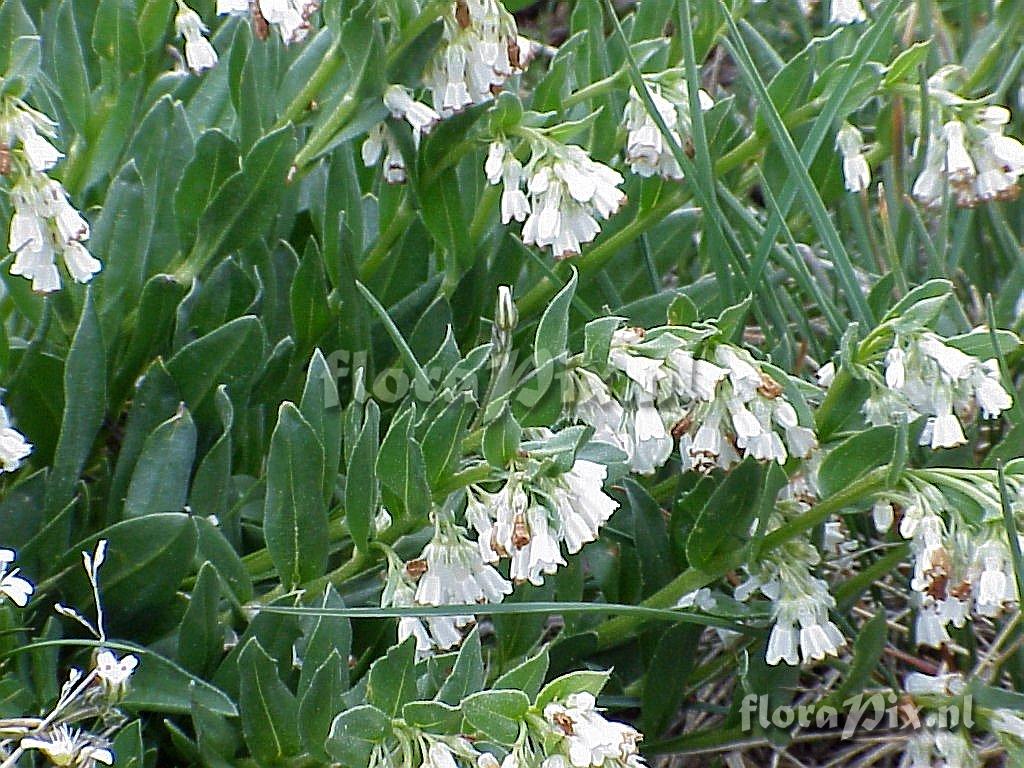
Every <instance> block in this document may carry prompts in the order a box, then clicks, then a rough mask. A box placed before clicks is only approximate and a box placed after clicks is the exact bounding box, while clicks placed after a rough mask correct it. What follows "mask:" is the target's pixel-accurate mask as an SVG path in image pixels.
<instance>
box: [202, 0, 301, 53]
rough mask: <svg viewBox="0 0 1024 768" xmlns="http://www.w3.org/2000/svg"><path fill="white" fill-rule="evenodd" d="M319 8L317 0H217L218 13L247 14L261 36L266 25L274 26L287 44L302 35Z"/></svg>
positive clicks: (264, 34)
mask: <svg viewBox="0 0 1024 768" xmlns="http://www.w3.org/2000/svg"><path fill="white" fill-rule="evenodd" d="M319 9H320V1H319V0H217V13H218V15H225V14H232V15H246V16H248V15H251V16H252V18H253V21H254V24H255V26H256V29H257V33H259V34H260V35H261V36H263V37H265V36H266V34H267V31H266V30H267V28H268V26H273V27H276V28H277V31H278V33H279V34H280V35H281V40H282V41H283V42H284V43H285V44H287V45H290V44H292V43H301V42H302V41H303V40H305V39H306V36H307V35H308V34H309V30H310V23H309V20H310V18H312V16H313V14H314V13H316V12H317V11H318V10H319Z"/></svg>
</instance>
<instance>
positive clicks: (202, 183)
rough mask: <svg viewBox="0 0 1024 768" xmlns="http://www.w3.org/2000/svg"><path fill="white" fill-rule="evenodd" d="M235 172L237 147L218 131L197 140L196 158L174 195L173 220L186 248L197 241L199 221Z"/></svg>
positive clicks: (191, 161) (183, 174) (179, 182)
mask: <svg viewBox="0 0 1024 768" xmlns="http://www.w3.org/2000/svg"><path fill="white" fill-rule="evenodd" d="M237 171H238V146H237V145H236V144H235V142H233V141H232V140H231V139H229V138H228V137H227V136H226V135H225V134H224V133H222V132H221V131H220V130H219V129H217V128H211V129H209V130H207V131H205V132H204V133H203V134H202V135H201V136H200V137H199V139H198V140H197V141H196V148H195V155H194V156H193V157H192V159H191V160H190V161H189V162H188V164H187V165H186V166H185V170H184V172H183V173H182V175H181V179H180V180H179V181H178V187H177V189H176V190H175V192H174V218H175V220H176V221H177V223H178V234H179V236H180V237H181V242H182V244H183V245H185V246H190V245H192V243H193V242H194V241H195V238H196V227H197V226H198V224H199V218H200V216H201V215H202V213H203V211H205V210H206V209H207V208H208V207H209V205H210V201H211V200H213V198H214V197H215V196H216V194H217V191H218V190H219V189H220V188H221V187H222V186H223V185H224V182H226V181H227V180H228V178H230V176H231V174H233V173H236V172H237Z"/></svg>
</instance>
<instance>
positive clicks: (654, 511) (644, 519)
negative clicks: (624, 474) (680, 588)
mask: <svg viewBox="0 0 1024 768" xmlns="http://www.w3.org/2000/svg"><path fill="white" fill-rule="evenodd" d="M623 487H624V488H625V489H626V499H627V501H628V502H629V508H630V511H631V512H632V513H633V541H634V542H635V544H636V554H637V559H638V560H639V561H640V579H641V581H642V582H643V590H644V592H643V594H644V597H649V596H650V595H651V594H652V593H653V592H655V591H657V590H659V589H661V588H662V587H663V586H665V585H666V584H668V583H669V582H670V581H671V580H672V577H673V576H674V575H675V568H674V566H673V559H672V552H671V550H670V549H669V540H668V529H667V527H666V525H665V515H664V513H663V512H662V509H661V507H660V506H658V502H656V501H655V500H654V499H653V498H651V495H650V494H649V493H647V491H646V490H644V488H643V487H642V486H641V485H639V484H638V483H637V482H636V481H634V480H633V479H632V478H627V479H626V480H625V481H624V483H623Z"/></svg>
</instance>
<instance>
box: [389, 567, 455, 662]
mask: <svg viewBox="0 0 1024 768" xmlns="http://www.w3.org/2000/svg"><path fill="white" fill-rule="evenodd" d="M411 565H412V570H413V571H414V572H415V573H416V574H417V575H418V573H419V568H420V564H419V563H414V564H411ZM380 604H381V607H382V608H410V607H412V606H414V605H416V604H417V603H416V582H415V581H414V579H413V574H411V573H410V567H409V566H406V565H405V564H403V563H402V562H401V561H399V560H398V559H397V557H395V556H394V555H393V553H390V552H389V556H388V575H387V582H386V584H385V587H384V591H383V593H382V594H381V599H380ZM472 621H473V617H472V616H426V617H420V616H403V617H401V618H399V620H398V642H399V643H402V642H405V640H406V639H408V638H409V637H414V638H415V639H416V655H417V657H419V658H425V657H426V656H429V655H431V654H432V653H434V652H436V651H438V650H441V651H445V650H448V649H450V648H455V647H456V646H458V645H459V643H461V642H462V632H461V631H460V629H461V628H462V627H464V626H466V625H468V624H471V623H472Z"/></svg>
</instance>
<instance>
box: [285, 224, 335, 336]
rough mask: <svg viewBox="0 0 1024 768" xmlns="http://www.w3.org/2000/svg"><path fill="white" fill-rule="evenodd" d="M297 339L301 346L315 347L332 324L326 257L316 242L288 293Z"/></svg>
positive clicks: (303, 261) (303, 258) (307, 249)
mask: <svg viewBox="0 0 1024 768" xmlns="http://www.w3.org/2000/svg"><path fill="white" fill-rule="evenodd" d="M289 298H290V302H291V310H292V325H293V326H294V328H295V342H296V344H297V345H298V347H299V349H301V350H306V349H308V348H310V347H312V346H313V345H314V344H315V343H316V342H317V340H318V339H319V338H320V337H321V336H322V335H323V334H324V332H325V331H326V330H327V329H328V328H329V327H330V324H331V312H330V310H329V309H328V306H327V278H326V277H325V276H324V267H323V259H321V258H320V253H319V251H317V249H316V246H315V245H314V244H313V241H310V247H308V248H306V252H305V254H304V255H303V257H302V261H300V262H299V268H298V269H297V270H296V271H295V277H294V278H293V279H292V286H291V291H290V293H289Z"/></svg>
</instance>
